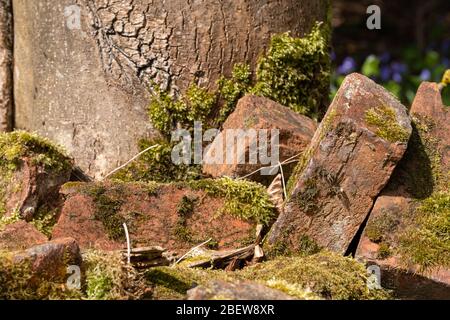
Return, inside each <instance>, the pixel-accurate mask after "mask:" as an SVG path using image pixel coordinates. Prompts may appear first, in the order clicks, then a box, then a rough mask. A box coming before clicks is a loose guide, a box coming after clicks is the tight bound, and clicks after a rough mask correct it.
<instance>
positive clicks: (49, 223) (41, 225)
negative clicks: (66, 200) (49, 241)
mask: <svg viewBox="0 0 450 320" xmlns="http://www.w3.org/2000/svg"><path fill="white" fill-rule="evenodd" d="M57 218H58V209H57V208H53V209H51V208H48V207H47V206H42V207H40V208H39V209H38V211H37V212H36V214H35V215H34V216H33V220H32V221H31V224H32V225H34V226H35V227H36V229H37V230H39V231H40V232H42V233H43V234H45V235H46V236H47V237H50V236H51V235H52V230H53V227H54V225H55V224H56V222H57Z"/></svg>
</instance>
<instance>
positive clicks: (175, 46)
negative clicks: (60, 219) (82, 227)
mask: <svg viewBox="0 0 450 320" xmlns="http://www.w3.org/2000/svg"><path fill="white" fill-rule="evenodd" d="M13 3H14V20H15V24H16V25H17V27H16V31H15V32H16V34H15V37H16V39H17V41H16V44H15V52H16V53H15V61H16V65H17V67H16V68H17V70H16V73H15V96H16V118H15V120H16V123H17V125H18V126H19V127H21V128H26V129H31V130H35V131H37V132H39V133H41V134H44V135H47V136H49V137H50V138H52V139H53V140H56V141H57V142H59V143H61V144H63V145H65V146H66V147H67V149H68V150H69V151H70V152H71V153H72V154H73V155H74V157H75V159H76V161H77V163H78V164H79V165H80V166H81V168H82V169H84V170H86V171H87V172H88V173H90V174H96V175H101V174H102V173H105V172H107V171H108V170H110V169H111V168H114V167H116V166H117V165H118V164H119V163H121V162H123V161H125V160H127V159H128V158H130V156H131V155H132V154H134V153H135V152H136V145H135V142H136V140H137V139H138V138H140V137H145V136H152V135H155V132H154V131H153V130H152V128H151V125H150V124H149V123H148V118H147V115H146V108H147V105H148V102H149V99H150V94H149V87H150V86H151V84H152V83H154V82H155V83H157V84H159V85H160V86H161V87H162V88H163V89H170V90H172V91H173V92H183V91H184V90H185V89H186V88H187V87H188V86H189V84H190V83H191V82H193V81H195V82H197V83H198V84H202V85H204V86H207V87H212V86H215V82H216V80H217V79H218V78H219V76H220V75H222V74H225V75H227V74H229V73H230V72H231V69H232V67H233V65H234V64H235V63H238V62H248V63H250V64H251V65H252V66H254V65H255V64H256V61H257V58H258V56H259V54H260V53H261V52H262V51H263V50H264V48H266V46H267V45H268V43H269V40H270V37H271V35H273V34H275V33H280V32H285V31H291V32H292V34H293V35H296V36H300V35H302V34H304V33H305V32H309V30H310V28H311V26H312V24H313V23H314V22H315V21H325V19H326V17H327V10H328V0H303V1H298V0H264V1H256V0H166V1H156V0H120V1H119V0H77V2H76V3H77V6H78V8H79V9H80V10H79V11H80V13H81V29H77V28H73V23H72V28H70V26H69V25H68V23H67V22H68V19H69V21H72V22H73V20H70V19H74V17H76V9H74V8H73V7H70V6H71V5H73V1H72V0H61V1H57V2H55V1H52V0H37V1H35V0H34V1H29V0H13ZM68 7H69V9H68ZM65 10H66V11H65ZM65 12H66V16H65V15H64V13H65ZM75 26H76V23H75Z"/></svg>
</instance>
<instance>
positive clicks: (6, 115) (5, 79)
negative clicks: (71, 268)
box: [0, 0, 14, 132]
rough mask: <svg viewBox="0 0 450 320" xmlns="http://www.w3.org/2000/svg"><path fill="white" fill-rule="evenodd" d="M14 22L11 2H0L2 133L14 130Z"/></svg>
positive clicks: (8, 0)
mask: <svg viewBox="0 0 450 320" xmlns="http://www.w3.org/2000/svg"><path fill="white" fill-rule="evenodd" d="M12 23H13V20H12V5H11V0H0V131H3V132H4V131H10V130H11V129H12V120H13V119H12V111H13V103H14V100H13V87H12V86H13V76H12V73H13V71H12V63H13V52H12V50H13V24H12Z"/></svg>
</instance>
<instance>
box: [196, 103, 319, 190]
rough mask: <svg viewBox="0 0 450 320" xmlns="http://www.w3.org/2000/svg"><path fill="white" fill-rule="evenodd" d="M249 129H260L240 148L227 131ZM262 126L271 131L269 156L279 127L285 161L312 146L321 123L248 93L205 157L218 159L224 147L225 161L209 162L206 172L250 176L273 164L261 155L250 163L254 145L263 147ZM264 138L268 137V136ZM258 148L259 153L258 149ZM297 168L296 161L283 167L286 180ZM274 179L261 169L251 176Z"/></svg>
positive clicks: (204, 167)
mask: <svg viewBox="0 0 450 320" xmlns="http://www.w3.org/2000/svg"><path fill="white" fill-rule="evenodd" d="M249 129H253V130H256V131H255V133H256V135H255V136H254V137H251V135H250V134H249V136H250V137H251V139H248V140H247V139H245V140H244V141H242V143H243V144H245V147H243V148H236V147H235V143H233V141H235V140H234V138H233V137H232V136H230V135H229V134H228V132H231V131H227V130H244V132H245V130H249ZM260 129H265V130H268V131H267V140H268V141H267V142H268V147H267V149H266V150H267V156H269V157H270V156H271V155H273V154H271V151H272V152H273V150H274V146H272V144H271V140H270V139H271V135H270V130H273V129H276V130H279V161H280V162H283V161H284V160H286V159H290V158H291V159H292V157H295V156H296V155H299V154H300V153H302V152H303V151H304V150H305V149H306V148H307V147H308V145H309V143H310V141H311V139H312V137H313V135H314V132H315V131H316V129H317V124H316V122H315V121H313V120H311V119H310V118H308V117H305V116H303V115H300V114H298V113H296V112H294V111H292V110H290V109H289V108H287V107H284V106H282V105H281V104H279V103H276V102H274V101H272V100H270V99H267V98H263V97H258V96H253V95H247V96H245V97H243V98H242V99H240V100H239V102H238V104H237V107H236V110H235V111H234V112H233V113H232V114H231V115H230V116H229V117H228V119H227V120H226V121H225V123H224V124H223V130H222V132H221V133H220V134H219V135H218V136H217V137H216V138H215V140H214V141H213V142H212V144H211V146H210V148H209V150H208V152H207V153H206V156H205V158H213V159H215V158H216V156H217V155H216V153H217V152H218V151H220V150H223V156H222V158H223V161H222V162H221V163H218V164H205V165H204V166H203V172H204V173H205V174H208V175H211V176H212V177H221V176H228V177H233V178H237V177H242V176H245V175H248V174H250V173H252V172H254V171H256V170H258V169H260V168H261V167H267V166H271V165H273V163H264V164H263V163H261V158H260V157H258V158H257V162H256V163H254V164H251V163H250V158H249V155H250V152H249V148H250V146H251V145H253V144H254V145H255V146H257V147H258V148H261V147H262V145H261V143H260V140H261V139H260V138H261V136H259V133H258V130H260ZM234 132H236V131H234ZM264 137H266V136H265V135H264ZM228 140H231V141H230V143H229V146H228V145H227V141H228ZM221 146H223V148H221ZM255 151H256V152H258V150H257V149H256V148H255ZM260 152H261V151H260ZM263 153H264V152H263ZM228 158H230V159H231V160H232V163H227V162H226V159H228ZM293 160H295V158H294V159H293ZM276 164H277V163H276V162H275V165H276ZM294 167H295V162H293V163H290V164H288V165H286V166H283V171H284V172H283V173H284V177H285V179H288V178H289V176H290V174H291V172H292V169H293V168H294ZM275 173H277V172H275ZM273 178H274V176H273V175H262V174H261V172H260V171H259V172H256V173H254V174H253V175H251V176H250V177H248V179H251V180H255V181H260V182H265V183H266V184H269V183H270V182H271V181H272V180H273Z"/></svg>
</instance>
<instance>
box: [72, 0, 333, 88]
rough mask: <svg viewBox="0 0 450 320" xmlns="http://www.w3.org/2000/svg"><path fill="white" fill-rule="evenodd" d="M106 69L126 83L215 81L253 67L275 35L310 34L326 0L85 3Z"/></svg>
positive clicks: (170, 84) (168, 84)
mask: <svg viewBox="0 0 450 320" xmlns="http://www.w3.org/2000/svg"><path fill="white" fill-rule="evenodd" d="M80 3H85V4H86V6H87V8H88V11H89V13H90V17H91V25H92V27H93V29H94V35H95V37H96V39H97V45H98V46H99V49H100V53H101V57H102V63H103V68H104V70H105V72H106V73H107V74H108V75H110V76H111V78H112V79H114V80H115V81H118V82H119V83H120V84H121V85H123V86H125V87H127V86H129V85H132V84H133V79H131V77H133V76H135V77H137V78H138V79H139V80H140V81H141V82H144V83H148V84H151V83H152V82H156V83H158V84H159V85H160V86H161V87H162V89H168V88H170V89H174V91H178V90H179V89H181V90H184V89H186V87H187V86H188V85H189V83H190V82H192V81H197V82H200V83H203V84H205V85H209V86H210V85H214V84H215V81H216V80H217V79H218V78H219V77H220V75H222V74H229V73H230V72H231V69H232V66H233V65H234V64H235V63H237V62H249V63H250V64H252V65H253V66H254V65H255V64H256V60H257V58H258V56H259V54H260V53H261V52H262V51H263V50H264V49H265V48H266V46H267V44H268V43H269V40H270V37H271V35H272V34H274V33H280V32H285V31H291V32H292V34H294V35H297V36H299V35H302V34H304V33H305V32H308V31H309V30H310V28H311V26H312V24H313V23H314V22H315V21H323V20H324V19H325V17H326V8H327V3H326V1H317V0H312V1H311V0H308V1H302V3H301V4H299V3H298V1H297V0H283V1H279V0H278V1H274V0H272V1H270V0H268V1H254V0H251V1H249V0H219V1H217V0H214V1H211V0H194V1H193V0H189V1H186V0H172V1H165V2H161V1H142V0H85V1H80Z"/></svg>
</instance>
